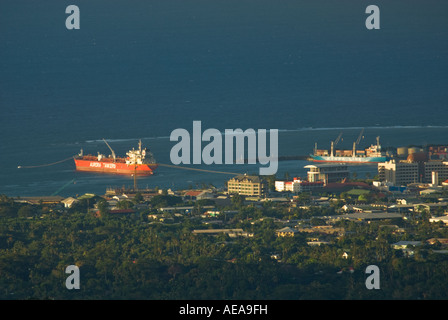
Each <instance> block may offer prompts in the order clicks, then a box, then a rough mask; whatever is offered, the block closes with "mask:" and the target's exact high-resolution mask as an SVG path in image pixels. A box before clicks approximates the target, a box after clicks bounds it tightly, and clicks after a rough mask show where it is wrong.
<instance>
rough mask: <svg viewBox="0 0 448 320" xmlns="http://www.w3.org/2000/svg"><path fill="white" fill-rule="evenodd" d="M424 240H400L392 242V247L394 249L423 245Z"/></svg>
mask: <svg viewBox="0 0 448 320" xmlns="http://www.w3.org/2000/svg"><path fill="white" fill-rule="evenodd" d="M421 244H422V242H421V241H398V242H396V243H393V244H392V248H394V249H397V250H398V249H406V248H408V246H414V247H416V246H419V245H421Z"/></svg>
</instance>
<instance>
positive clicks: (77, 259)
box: [0, 196, 448, 300]
mask: <svg viewBox="0 0 448 320" xmlns="http://www.w3.org/2000/svg"><path fill="white" fill-rule="evenodd" d="M165 200H167V199H165ZM168 200H169V199H168ZM158 201H160V199H158ZM153 204H154V205H156V203H153ZM98 207H99V208H101V203H100V204H99V206H98ZM86 209H87V208H86V207H85V204H84V206H83V205H82V204H81V205H78V206H77V207H76V208H74V209H71V210H62V211H57V210H51V209H49V208H45V207H44V206H30V205H26V204H18V203H15V202H14V201H12V200H11V199H9V198H7V197H5V196H2V197H1V199H0V299H4V300H5V299H7V300H11V299H14V300H17V299H20V300H21V299H45V300H46V299H56V300H58V299H64V300H71V299H271V300H275V299H286V300H289V299H446V298H447V297H448V293H447V292H448V256H447V255H446V254H440V253H434V252H433V250H432V249H433V247H431V248H429V247H428V246H427V245H424V246H422V247H419V248H418V249H416V253H415V255H414V256H413V257H411V258H410V257H406V256H405V255H403V253H402V252H401V251H399V250H394V249H392V248H391V245H390V243H391V242H392V241H395V240H403V239H406V237H407V238H409V237H410V236H409V234H410V233H408V235H405V236H402V235H400V236H397V235H395V234H393V233H392V232H390V230H389V229H388V228H383V227H381V225H380V223H370V224H365V223H356V222H350V221H341V222H340V226H342V227H344V228H345V230H346V231H347V232H346V235H345V236H343V237H340V238H338V239H336V240H332V241H331V243H329V244H327V245H321V246H310V245H307V240H306V235H304V234H302V233H298V234H297V235H296V236H294V237H284V238H283V237H277V236H276V234H275V230H276V229H277V228H278V225H276V224H275V222H274V220H273V219H261V220H259V222H258V223H251V221H254V219H255V218H260V217H262V216H265V215H266V216H272V214H273V212H274V211H275V210H274V209H273V208H270V207H269V206H266V208H256V209H255V208H251V207H247V206H243V205H241V203H236V202H235V203H234V204H233V209H236V211H237V212H238V213H237V214H236V215H235V216H234V217H232V219H233V220H232V221H230V222H231V223H232V227H234V228H243V229H244V230H245V231H248V232H251V233H253V237H232V238H231V237H229V236H228V235H225V234H221V235H218V236H210V235H202V234H193V233H192V230H194V229H201V228H202V229H203V228H210V226H204V224H203V223H202V221H201V219H200V218H198V217H197V216H195V215H189V216H185V217H174V218H173V219H171V220H169V222H163V223H162V222H159V221H154V220H152V219H151V218H149V217H148V214H149V213H151V210H146V211H144V212H140V213H135V214H132V215H112V214H107V208H103V209H102V210H103V211H104V212H103V215H101V217H98V216H96V215H94V214H92V212H91V210H86ZM316 213H318V212H317V211H316V212H314V214H316ZM277 214H280V213H277ZM288 214H291V213H288ZM296 214H299V213H298V212H297V213H296ZM302 214H304V213H302ZM316 223H317V222H316ZM400 223H402V224H407V225H405V227H406V228H407V229H412V230H413V233H412V240H414V239H427V238H429V237H433V236H437V237H446V234H447V232H446V229H445V228H442V227H441V226H440V225H437V224H430V223H429V222H427V219H426V220H425V218H424V217H423V218H421V220H418V221H417V220H416V221H413V222H406V221H402V222H400ZM399 237H401V238H399ZM403 237H405V238H403ZM409 240H411V239H409ZM344 252H349V253H350V255H349V258H347V259H346V258H344V257H343V253H344ZM274 254H275V255H278V256H280V257H281V258H280V259H274V258H273V255H274ZM372 264H374V265H377V266H378V267H379V269H380V271H381V273H380V279H381V288H380V289H379V290H376V289H373V290H368V289H367V288H366V285H365V282H366V277H367V276H368V275H367V274H366V273H365V270H366V267H367V266H368V265H372ZM69 265H76V266H78V267H79V270H80V285H81V287H80V289H79V290H68V289H67V288H66V286H65V281H66V278H67V277H68V276H69V275H68V274H66V273H65V269H66V267H67V266H69ZM351 268H353V269H351Z"/></svg>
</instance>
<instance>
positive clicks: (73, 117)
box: [0, 0, 448, 196]
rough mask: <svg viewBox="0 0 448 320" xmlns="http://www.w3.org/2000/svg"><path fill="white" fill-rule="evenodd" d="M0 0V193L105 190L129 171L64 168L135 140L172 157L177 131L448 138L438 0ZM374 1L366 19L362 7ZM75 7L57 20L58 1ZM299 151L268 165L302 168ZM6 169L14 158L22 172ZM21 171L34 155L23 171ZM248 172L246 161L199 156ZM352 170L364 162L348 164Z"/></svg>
mask: <svg viewBox="0 0 448 320" xmlns="http://www.w3.org/2000/svg"><path fill="white" fill-rule="evenodd" d="M373 2H374V3H371V1H364V0H356V1H354V0H351V1H349V0H338V1H330V0H322V1H299V0H284V1H274V0H256V1H255V0H207V1H206V0H160V1H153V0H133V1H123V0H108V1H99V0H89V1H87V0H74V1H66V0H46V1H31V0H17V1H1V2H0V111H1V113H0V194H6V195H9V196H36V195H38V196H40V195H52V194H59V195H62V196H72V195H80V194H84V193H87V192H88V193H96V194H104V193H105V191H106V188H108V187H122V186H132V185H133V178H132V177H130V176H129V177H128V176H115V175H101V174H86V173H80V172H76V171H75V167H74V163H73V161H66V162H62V163H59V164H55V165H52V166H41V165H45V164H50V163H54V162H57V161H60V160H63V159H67V158H70V157H71V156H73V155H75V154H77V153H78V152H79V151H80V149H83V150H84V152H85V153H93V154H96V153H97V152H98V151H99V152H102V153H106V154H107V153H109V149H108V147H107V146H106V144H105V143H104V142H103V140H102V139H103V138H105V139H107V141H108V142H109V144H110V145H111V147H112V148H113V149H114V150H115V152H116V153H117V154H119V155H124V153H125V152H126V151H127V150H129V149H131V148H133V147H137V143H138V140H139V139H141V140H142V142H143V144H144V146H146V147H148V148H150V149H151V151H152V152H153V153H154V155H155V157H156V159H157V160H158V161H159V162H160V163H164V164H170V163H171V162H170V156H169V154H170V150H171V148H172V147H173V145H174V144H175V142H172V141H170V139H169V136H170V134H171V132H172V131H173V130H174V129H177V128H184V129H186V130H188V131H189V132H192V123H193V121H194V120H200V121H201V122H202V128H203V130H205V129H207V128H216V129H218V130H220V131H224V130H225V129H236V128H241V129H243V130H245V129H248V128H253V129H255V130H257V129H278V130H279V154H280V155H285V156H287V155H291V156H294V155H307V154H309V153H310V152H312V149H313V148H314V144H315V143H317V144H318V146H319V147H321V148H328V147H329V146H330V141H331V140H334V139H336V137H337V136H338V135H339V134H340V133H341V132H343V139H344V140H342V141H341V142H340V145H339V146H341V147H346V148H351V146H352V143H353V141H355V140H356V139H357V137H358V135H359V133H360V131H361V129H362V128H364V129H365V131H364V134H363V136H364V139H362V141H361V143H360V145H361V146H362V147H366V146H369V145H370V144H371V143H375V139H376V137H377V136H380V139H381V143H382V145H383V146H384V147H387V146H395V147H399V146H408V145H422V146H424V145H426V144H448V121H447V120H448V90H447V88H448V2H446V1H436V0H425V1H423V0H409V1H398V0H395V1H394V0H388V1H383V0H375V1H373ZM370 4H375V5H377V6H378V8H379V9H380V29H379V30H368V29H367V28H366V27H365V21H366V18H367V17H368V14H366V13H365V10H366V7H367V6H368V5H370ZM69 5H76V6H78V7H79V9H80V29H79V30H68V29H67V28H66V26H65V21H66V19H67V17H68V16H69V14H66V13H65V10H66V8H67V6H69ZM306 164H308V163H307V162H306V161H302V160H291V161H281V162H279V169H278V173H277V176H279V177H283V176H284V175H285V174H286V173H288V174H289V175H290V176H302V177H304V176H305V175H306V170H305V169H304V168H303V167H304V166H305V165H306ZM18 166H22V168H21V169H19V168H18ZM25 166H37V167H35V168H25ZM193 167H194V168H202V169H206V170H215V171H222V172H231V173H246V172H247V173H257V172H258V166H257V165H224V164H223V165H212V166H207V165H196V166H193ZM351 170H353V171H356V172H357V173H358V176H359V175H362V174H364V173H369V174H370V173H374V172H375V170H376V169H375V167H372V166H356V167H353V168H351ZM228 178H229V175H228V174H224V173H222V174H219V173H210V172H200V171H191V170H184V169H181V168H169V167H159V168H158V169H157V171H156V172H155V174H154V175H153V176H151V177H145V178H139V181H138V183H139V187H142V188H143V187H149V188H153V187H155V186H157V187H159V188H172V189H175V190H176V189H183V188H188V187H201V186H203V185H209V184H213V185H214V186H216V187H218V188H219V187H223V186H224V182H225V181H226V180H227V179H228Z"/></svg>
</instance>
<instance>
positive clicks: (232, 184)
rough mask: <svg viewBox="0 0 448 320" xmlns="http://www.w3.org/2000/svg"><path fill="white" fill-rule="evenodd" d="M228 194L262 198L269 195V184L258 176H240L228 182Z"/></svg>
mask: <svg viewBox="0 0 448 320" xmlns="http://www.w3.org/2000/svg"><path fill="white" fill-rule="evenodd" d="M227 192H228V193H229V194H232V193H233V194H235V193H236V194H240V195H245V196H260V197H261V196H265V195H266V193H267V183H266V181H265V180H263V179H262V178H260V177H258V176H249V175H240V176H236V177H234V178H232V179H230V180H229V181H227Z"/></svg>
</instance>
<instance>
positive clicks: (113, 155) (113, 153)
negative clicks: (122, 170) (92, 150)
mask: <svg viewBox="0 0 448 320" xmlns="http://www.w3.org/2000/svg"><path fill="white" fill-rule="evenodd" d="M103 140H104V142H105V143H106V144H107V146H108V147H109V149H110V151H111V152H112V157H113V158H114V162H115V160H116V158H117V157H116V155H115V151H114V150H113V149H112V148H111V147H110V145H109V144H108V143H107V141H106V139H104V138H103Z"/></svg>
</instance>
